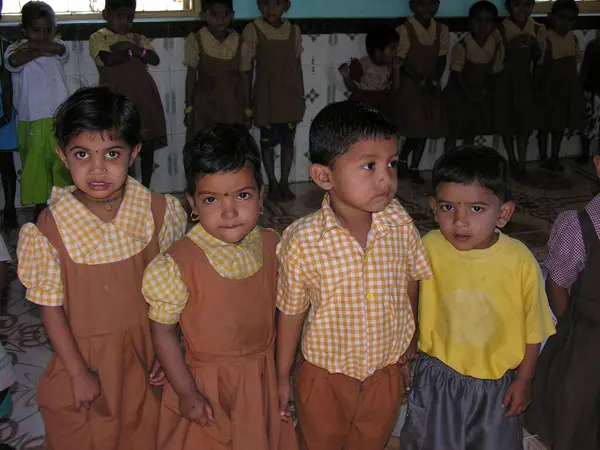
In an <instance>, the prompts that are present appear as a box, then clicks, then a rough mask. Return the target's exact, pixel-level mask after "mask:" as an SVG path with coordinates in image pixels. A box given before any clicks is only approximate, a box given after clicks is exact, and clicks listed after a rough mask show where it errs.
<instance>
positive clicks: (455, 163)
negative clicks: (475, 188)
mask: <svg viewBox="0 0 600 450" xmlns="http://www.w3.org/2000/svg"><path fill="white" fill-rule="evenodd" d="M432 183H433V191H434V192H436V189H437V187H438V185H439V184H440V183H458V184H472V183H479V184H480V185H481V186H483V187H484V188H486V189H489V190H490V191H492V192H493V193H494V194H495V195H496V196H497V197H498V198H499V199H500V200H501V201H502V202H507V201H508V200H509V199H510V189H509V183H508V163H507V162H506V159H504V157H503V156H502V155H500V153H498V152H497V151H496V150H494V149H493V148H489V147H483V146H471V145H465V146H462V147H456V148H454V149H452V150H449V151H448V152H446V153H444V154H443V155H442V156H441V157H440V158H439V159H438V160H437V161H436V162H435V165H434V166H433V173H432Z"/></svg>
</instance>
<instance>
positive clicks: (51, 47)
mask: <svg viewBox="0 0 600 450" xmlns="http://www.w3.org/2000/svg"><path fill="white" fill-rule="evenodd" d="M25 45H26V46H27V50H38V51H40V52H42V53H52V54H54V55H59V56H60V55H64V53H65V51H67V49H66V48H65V46H64V45H63V44H61V43H60V42H53V41H49V42H48V41H27V42H26V43H25Z"/></svg>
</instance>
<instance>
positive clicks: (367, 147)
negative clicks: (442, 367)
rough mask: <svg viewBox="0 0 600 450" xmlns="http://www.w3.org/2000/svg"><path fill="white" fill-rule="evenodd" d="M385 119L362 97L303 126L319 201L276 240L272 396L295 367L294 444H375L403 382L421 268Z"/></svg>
mask: <svg viewBox="0 0 600 450" xmlns="http://www.w3.org/2000/svg"><path fill="white" fill-rule="evenodd" d="M397 144H398V142H397V137H396V128H395V126H394V125H393V124H392V123H390V122H389V121H388V120H387V119H386V118H385V117H384V116H383V115H382V114H381V113H379V112H377V111H376V110H375V109H372V108H370V107H368V106H366V105H362V104H360V103H353V102H341V103H336V104H332V105H329V106H327V107H326V108H325V109H323V110H322V111H321V112H320V113H319V114H318V115H317V117H315V120H314V121H313V123H312V125H311V129H310V160H311V163H312V165H311V167H310V174H311V177H312V178H313V180H314V181H315V183H317V185H318V186H319V187H321V188H322V189H323V190H325V191H326V194H325V198H324V199H323V204H322V207H321V209H320V210H319V211H317V212H316V213H314V214H311V215H309V216H307V217H304V218H302V219H300V220H298V221H296V222H295V223H294V224H292V225H291V226H290V227H289V228H288V229H287V230H286V231H285V232H284V234H283V237H282V239H281V243H280V244H279V246H278V249H277V256H278V259H279V263H280V271H279V278H278V292H277V307H278V309H279V311H280V315H279V322H278V331H277V336H278V342H277V372H278V378H279V401H280V407H281V414H282V417H283V418H284V420H287V419H288V418H289V417H290V411H289V406H288V403H289V399H290V392H291V388H290V374H291V370H292V366H293V362H294V359H295V354H296V349H297V346H298V342H299V341H300V337H301V335H302V356H303V361H302V363H301V365H300V366H299V368H298V370H297V372H296V373H295V375H294V377H295V378H294V399H295V402H296V408H297V414H298V419H299V425H300V426H299V428H300V433H299V438H300V445H301V448H303V449H307V450H331V449H339V448H344V449H347V450H371V449H372V450H381V449H382V448H383V447H384V446H385V444H386V442H387V440H388V438H389V436H390V434H391V432H392V429H393V427H394V423H395V421H396V418H397V415H398V411H399V408H400V403H401V399H402V396H403V395H404V392H405V390H406V389H408V388H409V385H410V367H409V364H408V363H409V362H410V360H411V359H412V358H413V356H414V353H415V349H416V340H415V335H416V334H415V328H416V325H415V317H416V310H417V286H418V281H419V280H422V279H426V278H430V277H432V272H431V268H430V266H429V263H428V260H427V257H426V255H425V250H424V248H423V245H422V243H421V237H420V235H419V232H418V231H417V228H416V227H415V225H414V224H413V221H412V219H411V217H410V216H409V215H408V213H407V212H406V210H405V209H404V208H403V207H402V206H401V205H400V203H399V202H398V201H397V200H396V199H395V194H396V189H397V178H396V165H397V163H398V154H397V148H398V147H397Z"/></svg>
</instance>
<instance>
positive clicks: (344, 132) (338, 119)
mask: <svg viewBox="0 0 600 450" xmlns="http://www.w3.org/2000/svg"><path fill="white" fill-rule="evenodd" d="M396 133H397V129H396V126H395V125H394V124H393V123H392V122H390V121H389V120H388V119H387V118H386V117H385V116H384V115H383V114H382V113H381V112H379V111H378V110H377V109H375V108H373V107H371V106H368V105H365V104H363V103H358V102H353V101H344V102H338V103H332V104H330V105H328V106H326V107H325V108H323V109H322V110H321V111H320V112H319V113H318V114H317V115H316V117H315V118H314V120H313V122H312V124H311V126H310V134H309V149H308V154H309V158H310V162H311V163H313V164H322V165H324V166H329V167H331V166H332V165H333V163H334V161H335V159H336V158H337V157H339V156H342V155H343V154H344V153H346V152H347V151H348V150H349V149H350V147H351V146H352V145H354V144H356V143H357V142H359V141H362V140H373V139H390V138H392V137H394V136H396Z"/></svg>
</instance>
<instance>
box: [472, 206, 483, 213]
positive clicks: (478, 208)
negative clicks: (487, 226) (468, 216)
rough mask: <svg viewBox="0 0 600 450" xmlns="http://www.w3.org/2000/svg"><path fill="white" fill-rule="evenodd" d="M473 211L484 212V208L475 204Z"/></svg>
mask: <svg viewBox="0 0 600 450" xmlns="http://www.w3.org/2000/svg"><path fill="white" fill-rule="evenodd" d="M471 211H473V212H474V213H480V212H483V208H482V207H481V206H473V207H472V208H471Z"/></svg>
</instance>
